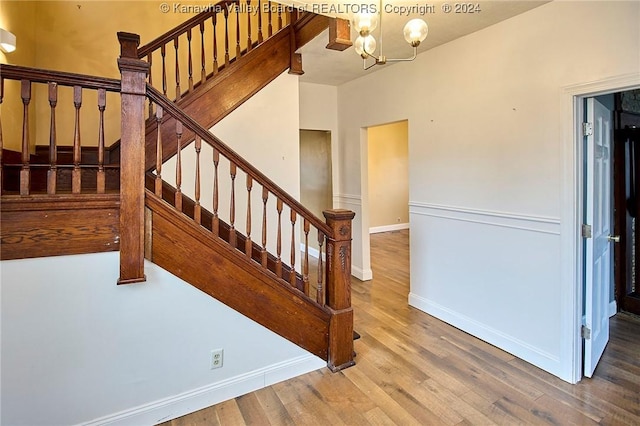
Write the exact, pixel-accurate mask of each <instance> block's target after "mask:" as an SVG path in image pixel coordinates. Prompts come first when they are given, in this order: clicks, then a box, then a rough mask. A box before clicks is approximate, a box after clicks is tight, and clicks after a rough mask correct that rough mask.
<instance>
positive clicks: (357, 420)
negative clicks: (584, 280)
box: [164, 231, 640, 426]
mask: <svg viewBox="0 0 640 426" xmlns="http://www.w3.org/2000/svg"><path fill="white" fill-rule="evenodd" d="M408 243H409V234H408V232H407V231H402V232H392V233H385V234H375V235H372V236H371V255H372V256H371V259H372V261H373V270H374V277H375V279H374V280H373V281H370V282H360V281H358V280H356V279H353V288H352V292H353V294H352V299H353V306H354V308H355V328H356V330H357V331H358V332H359V333H360V334H361V335H362V337H361V339H359V340H357V341H356V342H355V348H356V351H357V353H358V356H357V358H356V362H357V364H356V366H355V367H352V368H349V369H347V370H344V371H342V372H340V373H336V374H332V373H331V372H330V371H329V370H328V369H322V370H319V371H314V372H311V373H309V374H306V375H303V376H300V377H297V378H294V379H291V380H288V381H286V382H282V383H278V384H276V385H273V386H270V387H268V388H265V389H262V390H259V391H257V392H253V393H250V394H248V395H244V396H241V397H239V398H236V399H232V400H229V401H226V402H223V403H221V404H218V405H215V406H212V407H209V408H207V409H204V410H201V411H198V412H195V413H193V414H190V415H187V416H184V417H181V418H178V419H175V420H173V421H171V422H167V423H165V424H164V426H186V425H218V424H219V425H245V424H247V425H269V424H270V425H339V424H348V425H392V424H397V425H465V424H477V425H490V424H500V425H512V424H535V425H538V424H552V425H569V424H579V425H589V424H597V423H599V424H607V425H614V424H615V425H617V424H621V425H624V424H627V425H639V424H640V320H639V319H638V318H636V317H633V316H630V315H625V314H618V315H617V316H616V317H614V318H612V321H611V340H610V342H609V345H608V347H607V349H606V351H605V354H604V356H603V358H602V360H601V362H600V364H599V366H598V368H597V370H596V373H595V376H594V378H593V379H584V380H582V381H581V382H580V383H579V384H577V385H570V384H568V383H565V382H563V381H562V380H560V379H558V378H556V377H554V376H552V375H550V374H548V373H545V372H544V371H542V370H540V369H538V368H536V367H533V366H532V365H530V364H528V363H526V362H524V361H522V360H520V359H518V358H515V357H513V356H512V355H510V354H508V353H506V352H504V351H502V350H499V349H497V348H495V347H493V346H491V345H489V344H487V343H484V342H482V341H480V340H478V339H476V338H474V337H471V336H470V335H468V334H466V333H464V332H462V331H460V330H458V329H455V328H453V327H451V326H449V325H447V324H445V323H443V322H441V321H439V320H437V319H435V318H433V317H431V316H429V315H427V314H425V313H423V312H421V311H418V310H416V309H414V308H411V307H409V306H408V305H407V295H408V292H409V253H408V250H409V248H408Z"/></svg>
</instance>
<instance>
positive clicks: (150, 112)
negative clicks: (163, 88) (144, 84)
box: [147, 52, 153, 118]
mask: <svg viewBox="0 0 640 426" xmlns="http://www.w3.org/2000/svg"><path fill="white" fill-rule="evenodd" d="M152 58H153V52H149V54H148V55H147V63H148V64H149V86H151V87H153V77H152V75H153V73H152V72H151V63H152ZM151 117H153V102H152V101H151V99H149V118H151Z"/></svg>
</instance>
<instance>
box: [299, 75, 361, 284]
mask: <svg viewBox="0 0 640 426" xmlns="http://www.w3.org/2000/svg"><path fill="white" fill-rule="evenodd" d="M338 90H339V89H338V88H337V87H335V86H328V85H324V84H313V83H300V128H301V129H309V130H329V131H331V156H332V164H333V167H332V170H331V171H332V174H333V207H334V208H342V209H348V210H352V211H354V212H355V214H356V218H355V221H354V223H353V227H352V236H353V241H354V243H353V244H352V248H351V273H352V274H353V275H354V276H355V277H357V278H358V279H360V280H370V279H371V278H372V277H373V273H372V271H371V262H370V258H369V245H368V244H367V245H366V246H365V245H363V244H362V243H361V241H362V239H363V236H366V237H367V239H368V235H369V224H368V221H367V222H366V224H365V222H363V217H362V196H361V193H360V190H359V188H358V191H354V190H353V189H350V187H349V186H348V185H346V183H344V182H342V179H343V177H342V173H343V171H344V170H347V169H348V168H350V167H353V164H352V163H349V161H350V157H349V156H348V155H346V154H345V152H344V148H345V147H344V144H342V143H340V137H341V136H340V135H341V127H340V125H339V114H338V108H337V106H338ZM367 242H368V241H367Z"/></svg>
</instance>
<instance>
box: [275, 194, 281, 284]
mask: <svg viewBox="0 0 640 426" xmlns="http://www.w3.org/2000/svg"><path fill="white" fill-rule="evenodd" d="M276 210H277V211H278V235H277V239H276V254H277V259H276V275H277V276H278V278H282V258H281V257H280V254H281V253H282V220H281V219H282V200H281V199H280V198H278V202H277V203H276Z"/></svg>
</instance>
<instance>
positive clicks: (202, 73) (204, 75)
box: [200, 21, 207, 84]
mask: <svg viewBox="0 0 640 426" xmlns="http://www.w3.org/2000/svg"><path fill="white" fill-rule="evenodd" d="M200 63H201V64H202V69H201V70H200V84H204V81H205V80H206V79H207V71H206V69H205V68H206V66H205V64H206V63H207V62H206V60H205V56H204V21H203V22H200Z"/></svg>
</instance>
